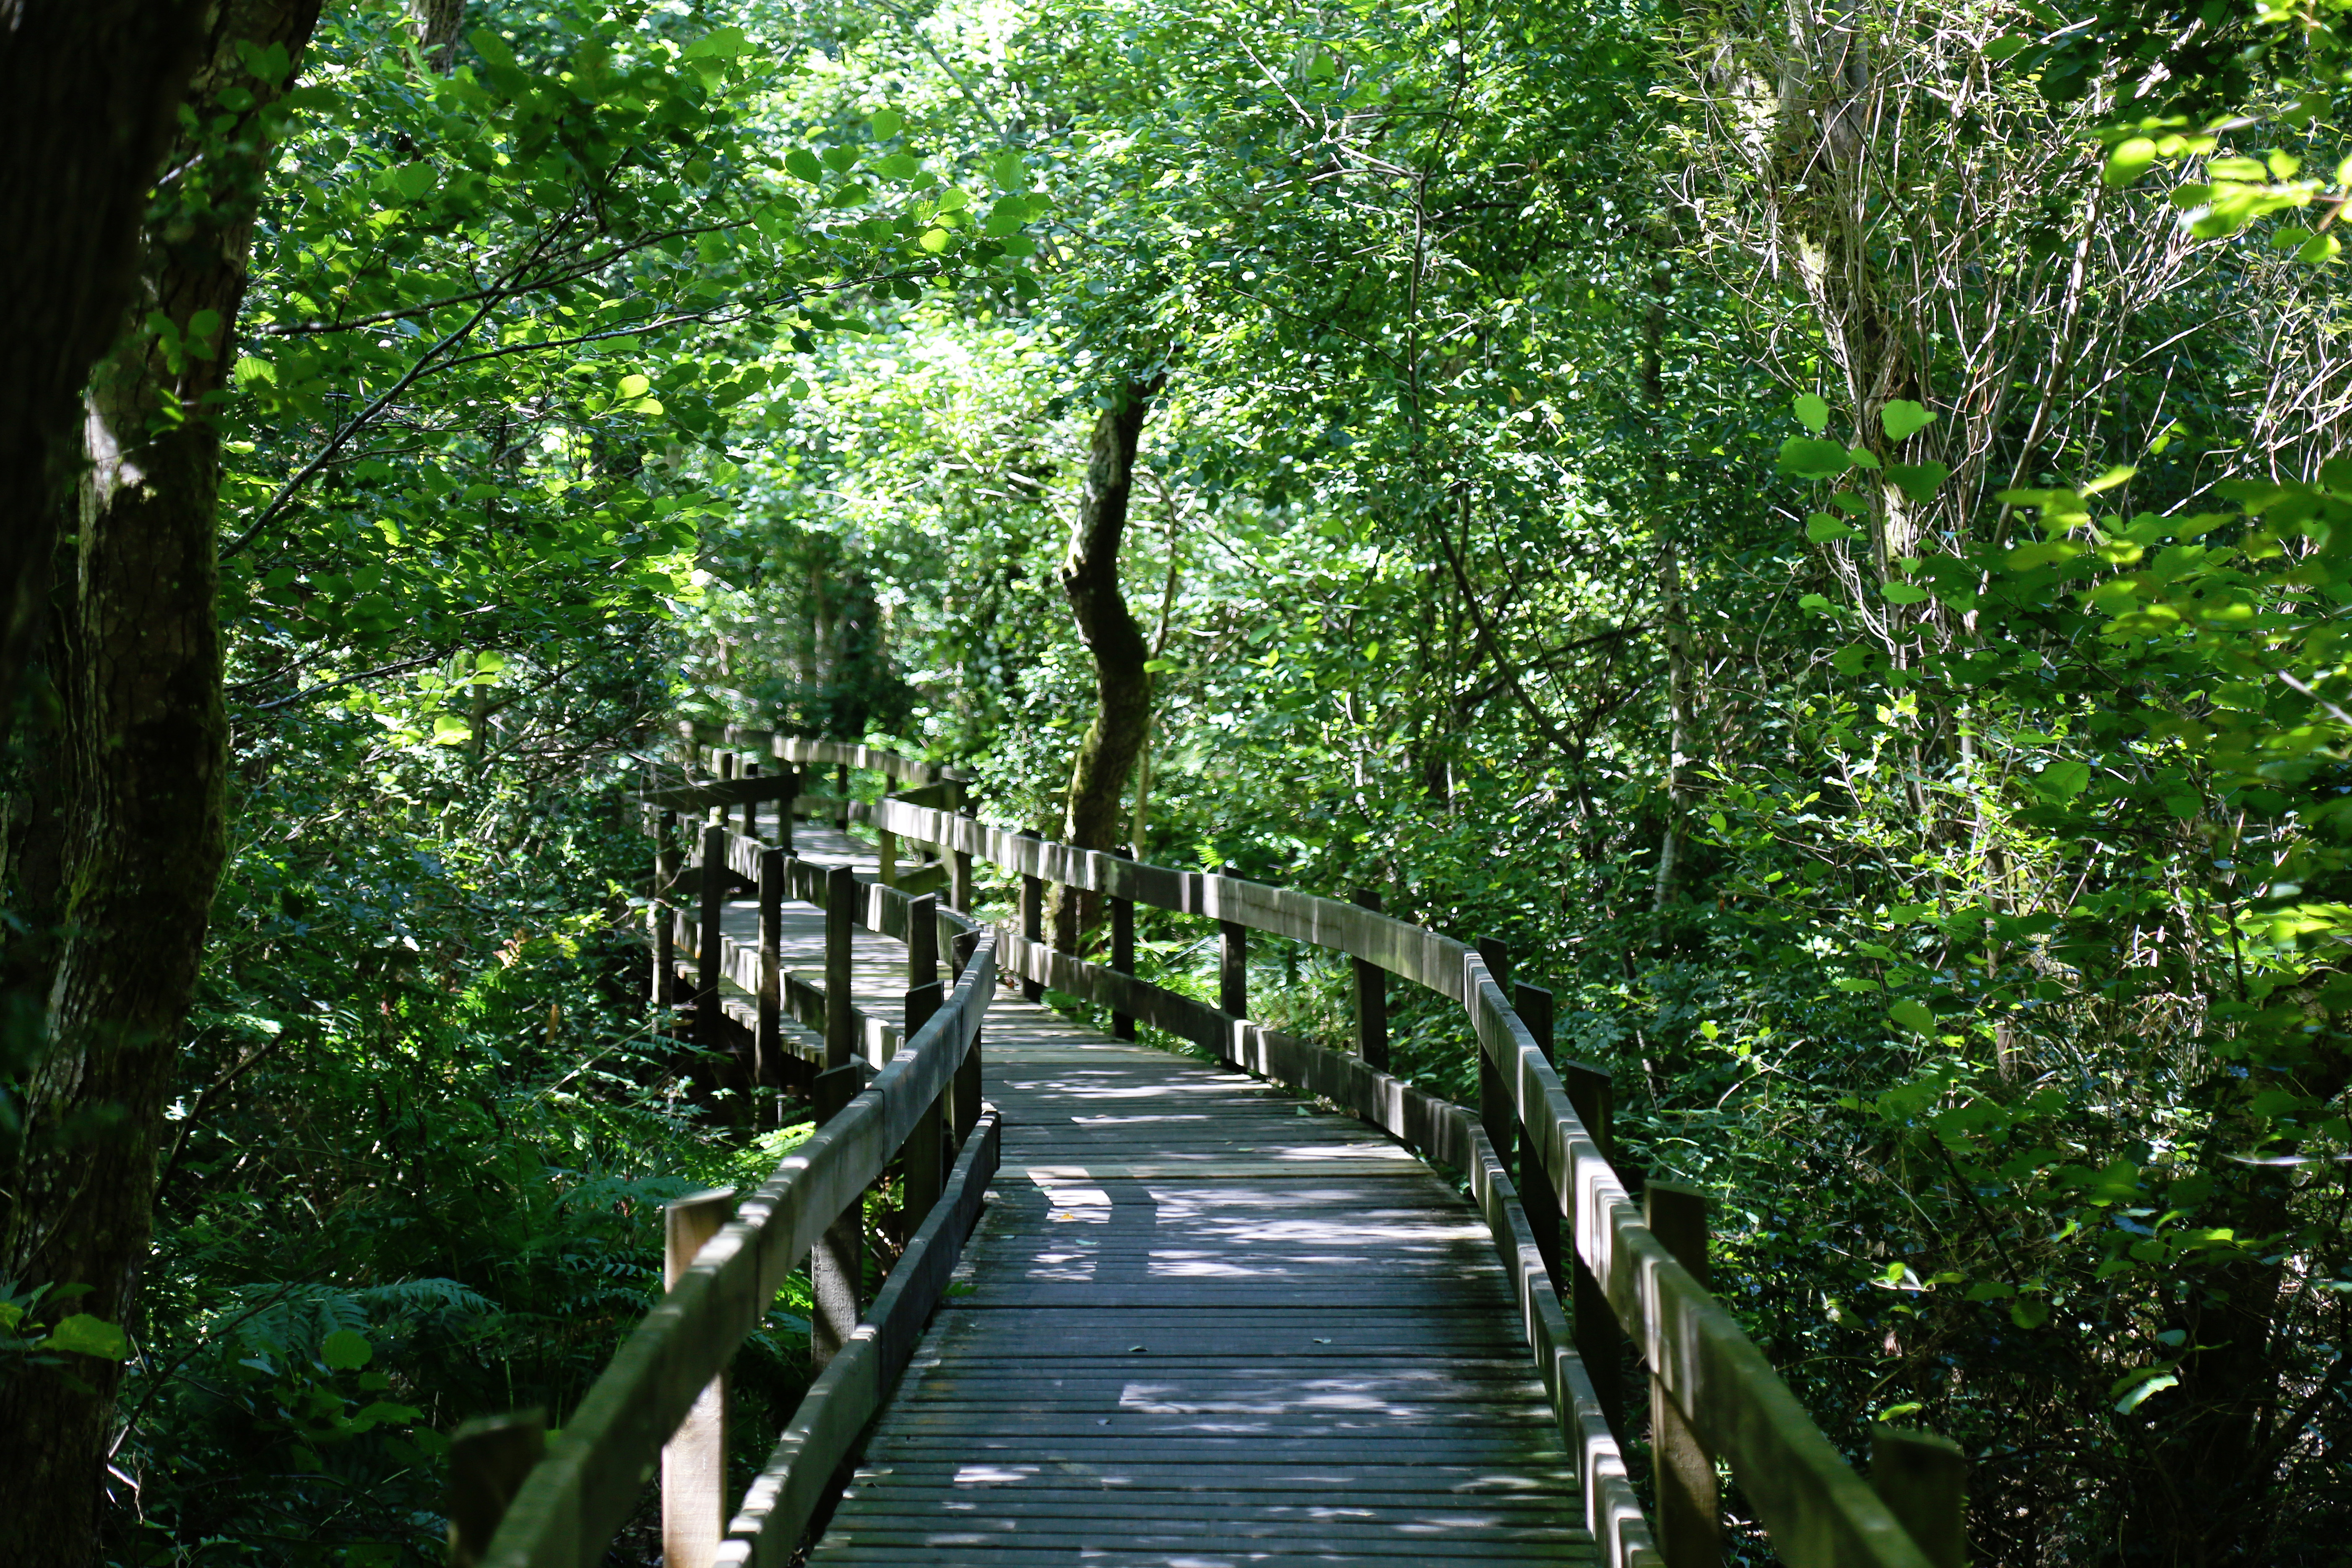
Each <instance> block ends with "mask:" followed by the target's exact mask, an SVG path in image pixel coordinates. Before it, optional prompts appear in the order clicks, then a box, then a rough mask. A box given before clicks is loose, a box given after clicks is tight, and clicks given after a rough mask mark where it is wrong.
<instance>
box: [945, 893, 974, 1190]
mask: <svg viewBox="0 0 2352 1568" xmlns="http://www.w3.org/2000/svg"><path fill="white" fill-rule="evenodd" d="M979 946H980V932H978V931H958V932H957V933H956V939H955V944H954V946H953V947H952V948H951V949H950V955H951V957H952V959H953V962H954V968H955V978H956V980H957V982H958V983H959V984H961V982H962V980H963V971H964V965H966V964H967V963H971V955H972V953H973V952H974V950H976V949H977V948H978V947H979ZM980 1105H981V1100H980V1031H979V1030H978V1029H974V1030H973V1031H972V1032H971V1046H970V1047H968V1048H967V1049H966V1050H965V1052H964V1058H963V1060H962V1061H961V1062H959V1063H957V1064H956V1071H955V1093H954V1094H953V1095H952V1096H950V1100H949V1102H948V1131H949V1133H950V1136H952V1137H953V1138H954V1140H955V1146H956V1147H957V1148H959V1149H961V1148H962V1147H963V1146H964V1144H965V1142H968V1141H969V1140H970V1139H971V1130H972V1129H973V1128H974V1127H976V1126H978V1125H979V1124H980Z"/></svg>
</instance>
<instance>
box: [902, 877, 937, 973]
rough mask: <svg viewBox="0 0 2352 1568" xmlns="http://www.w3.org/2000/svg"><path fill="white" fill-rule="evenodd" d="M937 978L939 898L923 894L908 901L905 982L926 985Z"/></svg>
mask: <svg viewBox="0 0 2352 1568" xmlns="http://www.w3.org/2000/svg"><path fill="white" fill-rule="evenodd" d="M939 977H940V900H939V895H938V894H936V893H925V894H922V895H921V896H920V897H919V898H915V899H910V900H908V902H907V984H909V985H929V984H930V983H931V982H933V981H934V980H937V979H938V978H939Z"/></svg>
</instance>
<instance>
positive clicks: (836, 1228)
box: [809, 866, 866, 1367]
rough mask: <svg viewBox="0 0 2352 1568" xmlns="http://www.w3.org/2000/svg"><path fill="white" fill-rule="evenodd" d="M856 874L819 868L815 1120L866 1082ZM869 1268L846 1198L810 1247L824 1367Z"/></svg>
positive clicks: (862, 1227)
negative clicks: (820, 1033)
mask: <svg viewBox="0 0 2352 1568" xmlns="http://www.w3.org/2000/svg"><path fill="white" fill-rule="evenodd" d="M856 896H857V879H856V876H855V875H854V874H853V873H852V872H851V871H850V869H849V868H848V867H846V866H835V867H831V868H828V869H827V870H826V872H825V875H824V1072H822V1073H820V1074H818V1075H817V1079H816V1082H815V1084H814V1086H813V1087H814V1089H815V1091H816V1092H815V1096H814V1099H815V1106H814V1109H815V1111H816V1121H817V1124H818V1125H819V1126H822V1125H824V1123H825V1122H827V1121H832V1120H833V1119H834V1118H835V1116H838V1115H839V1114H841V1111H842V1110H843V1108H844V1107H845V1106H847V1105H848V1104H849V1102H850V1101H851V1100H854V1099H856V1097H857V1091H858V1089H859V1088H860V1087H861V1085H862V1084H863V1082H864V1078H865V1075H864V1071H863V1069H864V1067H865V1062H864V1059H863V1058H861V1057H860V1056H859V1054H858V1050H857V1047H858V1043H859V1042H858V1028H857V1014H856V1008H855V1007H854V1006H853V1005H851V1002H850V996H849V987H850V919H849V917H850V913H851V903H852V900H855V899H856ZM865 1275H866V1202H865V1199H864V1197H863V1196H862V1195H861V1196H859V1197H857V1198H854V1199H852V1200H851V1202H850V1205H849V1206H848V1207H847V1208H845V1209H844V1210H843V1211H842V1212H841V1215H840V1217H838V1218H836V1219H835V1221H834V1222H833V1223H832V1224H831V1225H830V1226H826V1227H825V1232H824V1237H822V1238H821V1239H820V1240H819V1241H818V1242H817V1244H816V1247H814V1249H813V1250H812V1251H811V1252H810V1254H809V1298H810V1312H809V1359H810V1360H812V1361H814V1363H816V1364H817V1365H818V1366H820V1367H822V1366H824V1363H827V1362H829V1361H831V1360H832V1359H833V1358H834V1356H835V1353H836V1352H839V1351H840V1350H841V1348H842V1347H843V1346H844V1345H846V1344H847V1343H848V1342H849V1336H850V1335H851V1334H852V1333H854V1332H856V1329H857V1316H858V1304H857V1298H858V1292H859V1289H861V1288H862V1286H863V1285H864V1283H865Z"/></svg>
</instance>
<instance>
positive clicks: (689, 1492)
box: [661, 1187, 735, 1568]
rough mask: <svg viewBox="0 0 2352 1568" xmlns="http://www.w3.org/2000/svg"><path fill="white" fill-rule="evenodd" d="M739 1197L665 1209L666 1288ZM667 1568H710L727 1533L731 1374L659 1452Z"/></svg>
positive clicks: (715, 1381)
mask: <svg viewBox="0 0 2352 1568" xmlns="http://www.w3.org/2000/svg"><path fill="white" fill-rule="evenodd" d="M734 1208H735V1191H734V1189H733V1188H731V1187H729V1188H723V1189H720V1190H719V1191H716V1192H708V1193H696V1194H694V1195H693V1196H691V1197H685V1198H680V1199H678V1200H677V1202H676V1203H672V1204H665V1205H662V1289H665V1290H671V1289H677V1282H678V1280H679V1279H682V1278H684V1276H685V1274H686V1271H687V1269H688V1268H689V1267H691V1266H692V1264H693V1262H694V1255H695V1254H696V1253H698V1252H700V1251H701V1250H702V1245H703V1243H705V1242H707V1241H709V1239H710V1238H711V1237H714V1236H717V1235H718V1234H719V1228H720V1227H721V1226H724V1225H725V1224H726V1223H727V1219H728V1216H729V1215H730V1214H732V1213H733V1212H734ZM661 1500H662V1563H663V1565H664V1568H713V1565H714V1564H715V1563H717V1562H718V1560H719V1537H720V1535H722V1534H723V1533H724V1532H725V1531H726V1529H727V1374H726V1373H719V1375H718V1376H717V1377H714V1378H712V1379H711V1380H710V1382H709V1384H706V1385H705V1386H704V1388H703V1390H702V1393H701V1394H700V1396H699V1397H698V1398H697V1399H696V1400H695V1402H694V1408H693V1409H691V1410H689V1411H688V1412H687V1415H686V1419H685V1421H683V1422H682V1423H680V1424H679V1426H678V1428H677V1431H676V1432H675V1433H673V1434H672V1435H671V1436H670V1439H669V1441H668V1442H667V1443H665V1444H663V1445H662V1462H661Z"/></svg>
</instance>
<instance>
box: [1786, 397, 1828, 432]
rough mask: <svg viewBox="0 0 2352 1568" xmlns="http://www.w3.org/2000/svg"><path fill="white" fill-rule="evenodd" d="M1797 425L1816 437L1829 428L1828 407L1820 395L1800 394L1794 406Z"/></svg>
mask: <svg viewBox="0 0 2352 1568" xmlns="http://www.w3.org/2000/svg"><path fill="white" fill-rule="evenodd" d="M1791 406H1792V407H1794V408H1795V409H1796V411H1797V423H1798V424H1800V425H1802V426H1804V427H1805V428H1806V429H1808V430H1811V432H1812V433H1813V434H1814V435H1816V436H1818V435H1820V434H1821V433H1822V431H1824V430H1826V429H1828V428H1829V427H1830V405H1829V404H1828V403H1827V402H1826V401H1824V400H1823V399H1822V396H1821V395H1820V394H1818V393H1811V392H1801V393H1799V394H1797V398H1796V401H1795V403H1794V404H1792V405H1791Z"/></svg>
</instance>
